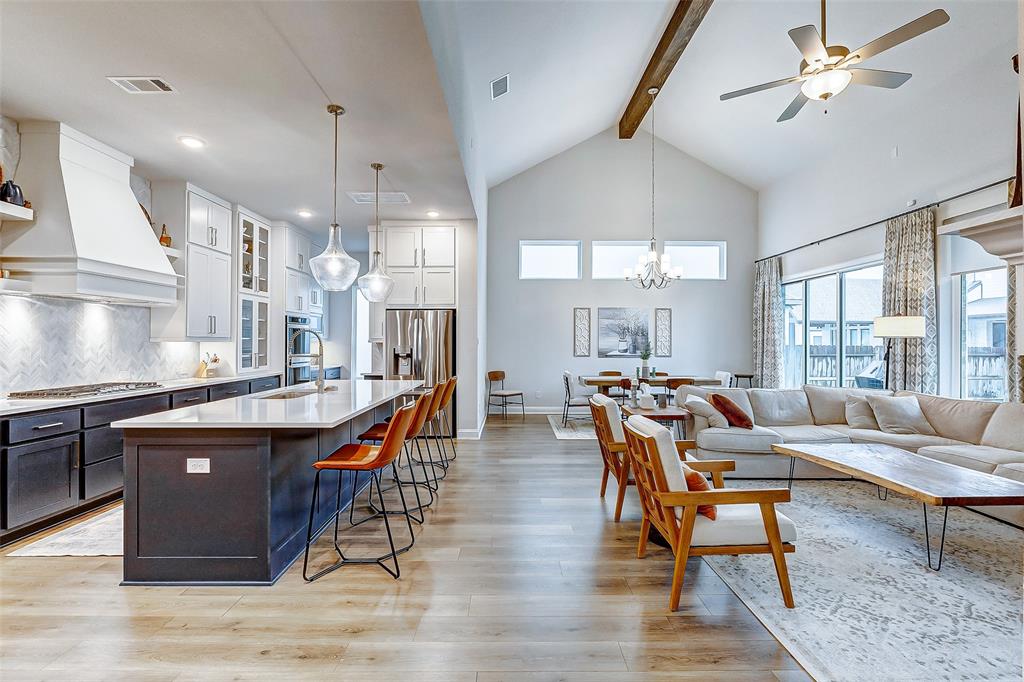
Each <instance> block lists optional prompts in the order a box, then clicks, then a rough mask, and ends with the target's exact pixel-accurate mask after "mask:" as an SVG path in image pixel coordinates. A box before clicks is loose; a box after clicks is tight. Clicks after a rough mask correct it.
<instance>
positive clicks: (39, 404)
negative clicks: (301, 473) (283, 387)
mask: <svg viewBox="0 0 1024 682" xmlns="http://www.w3.org/2000/svg"><path fill="white" fill-rule="evenodd" d="M280 375H281V373H280V372H254V373H252V374H245V375H242V376H233V377H211V378H209V379H197V378H195V377H190V378H187V379H164V380H157V383H158V384H160V385H159V386H157V387H154V388H142V389H139V390H137V391H121V392H120V393H105V394H103V395H90V396H83V397H80V398H58V399H55V400H11V399H9V398H5V399H2V400H0V417H5V416H8V415H12V414H25V413H26V412H39V411H41V410H52V409H55V408H59V407H77V406H79V405H88V404H89V403H102V402H107V401H108V400H126V399H129V398H138V397H140V396H144V395H154V394H157V393H170V392H172V391H181V390H185V389H189V388H203V387H205V386H216V385H218V384H230V383H232V382H234V381H256V380H257V379H265V378H266V377H273V376H280Z"/></svg>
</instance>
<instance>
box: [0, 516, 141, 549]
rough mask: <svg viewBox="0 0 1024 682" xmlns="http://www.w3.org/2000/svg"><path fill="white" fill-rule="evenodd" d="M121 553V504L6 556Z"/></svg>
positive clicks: (122, 547) (122, 545)
mask: <svg viewBox="0 0 1024 682" xmlns="http://www.w3.org/2000/svg"><path fill="white" fill-rule="evenodd" d="M123 553H124V507H121V506H120V505H119V506H117V507H115V508H114V509H110V510H108V511H105V512H103V513H102V514H98V515H96V516H94V517H92V518H90V519H86V520H85V521H82V522H81V523H76V524H75V525H73V526H71V527H70V528H65V529H64V530H62V531H59V532H57V533H54V534H53V535H50V536H47V537H45V538H43V539H41V540H37V541H36V542H33V543H32V544H29V545H25V546H24V547H22V548H20V549H17V550H15V551H13V552H11V553H10V554H9V555H8V556H121V555H122V554H123Z"/></svg>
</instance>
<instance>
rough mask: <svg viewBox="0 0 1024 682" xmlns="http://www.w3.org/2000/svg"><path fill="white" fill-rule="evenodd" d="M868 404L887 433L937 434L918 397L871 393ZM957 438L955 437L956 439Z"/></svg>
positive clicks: (879, 424)
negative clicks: (922, 409)
mask: <svg viewBox="0 0 1024 682" xmlns="http://www.w3.org/2000/svg"><path fill="white" fill-rule="evenodd" d="M867 398H868V404H869V405H871V410H872V411H873V412H874V413H875V421H877V422H878V426H879V427H881V429H882V431H885V432H886V433H904V434H910V433H913V434H922V435H925V436H935V435H938V434H936V433H935V429H934V428H932V425H931V424H929V423H928V419H927V418H926V417H925V416H924V412H922V411H921V405H920V404H919V403H918V402H917V397H915V396H912V395H905V396H901V397H899V398H896V397H889V396H881V395H869V396H868V397H867ZM954 440H955V439H954Z"/></svg>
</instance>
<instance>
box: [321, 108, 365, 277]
mask: <svg viewBox="0 0 1024 682" xmlns="http://www.w3.org/2000/svg"><path fill="white" fill-rule="evenodd" d="M327 113H329V114H331V115H332V116H334V184H333V189H334V197H333V198H334V220H333V221H332V222H331V232H330V235H329V236H328V239H327V248H326V249H324V251H323V253H321V254H320V255H319V256H315V257H313V258H310V259H309V268H310V270H312V271H313V277H315V278H316V281H317V283H319V284H320V286H322V287H323V288H324V289H325V290H326V291H347V290H348V288H349V287H350V286H352V282H354V281H356V275H358V274H359V261H357V260H356V259H355V258H353V257H352V256H350V255H348V253H346V252H345V247H344V246H342V244H341V226H339V225H338V118H339V117H340V116H341V115H342V114H344V113H345V110H344V109H343V108H342V107H341V106H339V105H337V104H328V105H327Z"/></svg>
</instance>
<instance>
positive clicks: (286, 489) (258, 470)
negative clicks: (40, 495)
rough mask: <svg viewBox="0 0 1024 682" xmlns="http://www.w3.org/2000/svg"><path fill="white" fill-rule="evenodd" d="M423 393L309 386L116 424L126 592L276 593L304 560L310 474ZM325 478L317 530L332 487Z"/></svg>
mask: <svg viewBox="0 0 1024 682" xmlns="http://www.w3.org/2000/svg"><path fill="white" fill-rule="evenodd" d="M420 385H421V382H419V381H365V380H355V381H328V382H326V386H325V388H326V390H325V392H323V393H318V392H317V391H316V388H315V387H314V386H313V385H312V384H302V385H300V386H290V387H287V388H285V389H279V390H276V391H268V392H265V393H262V394H260V395H257V396H243V397H239V398H232V399H229V400H221V401H218V402H216V403H208V404H205V405H196V406H193V407H185V408H180V409H176V410H169V411H166V412H160V413H157V414H151V415H146V416H141V417H134V418H132V419H124V420H121V421H118V422H115V423H113V424H112V426H113V427H114V428H121V429H124V465H125V466H124V475H125V483H124V510H125V516H124V520H125V530H124V584H126V585H154V584H190V585H195V584H236V585H239V584H249V585H251V584H257V585H270V584H273V583H274V581H276V580H277V579H278V578H279V577H280V576H281V574H282V573H284V571H285V570H286V569H287V568H288V566H289V565H290V564H291V563H292V561H294V560H295V559H296V558H297V557H298V556H299V555H300V554H301V553H302V551H303V549H304V543H305V537H306V536H305V533H306V524H307V521H308V518H309V517H308V514H309V501H310V497H311V495H312V492H313V490H312V487H313V478H314V473H315V472H314V470H313V468H312V464H313V462H315V461H317V460H318V459H322V458H324V457H327V456H328V455H330V454H331V453H333V452H334V451H335V450H337V449H338V448H339V447H341V446H342V445H344V444H345V443H351V442H354V440H355V436H356V435H357V434H359V433H361V432H362V431H363V430H364V429H366V428H367V427H369V426H370V425H371V424H373V423H374V422H375V421H380V420H382V419H383V418H384V417H385V416H386V415H389V414H391V412H392V410H393V406H394V402H395V401H396V400H398V399H400V398H401V397H402V396H404V395H407V394H408V393H410V392H412V391H414V390H415V389H416V388H418V387H419V386H420ZM364 477H365V475H364ZM321 478H322V482H321V487H322V489H321V491H320V495H319V499H320V500H322V503H321V504H320V506H319V508H318V509H317V510H316V524H317V525H318V524H320V523H322V522H323V520H325V519H326V518H327V517H329V516H330V515H331V514H333V512H334V506H333V505H334V503H335V496H334V495H333V494H332V492H333V490H334V488H335V486H336V485H337V481H336V479H334V478H332V477H330V476H324V477H321ZM362 482H363V479H360V480H359V481H357V485H359V484H361V483H362ZM350 484H351V481H350V480H346V481H345V482H344V485H346V486H348V485H350Z"/></svg>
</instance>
